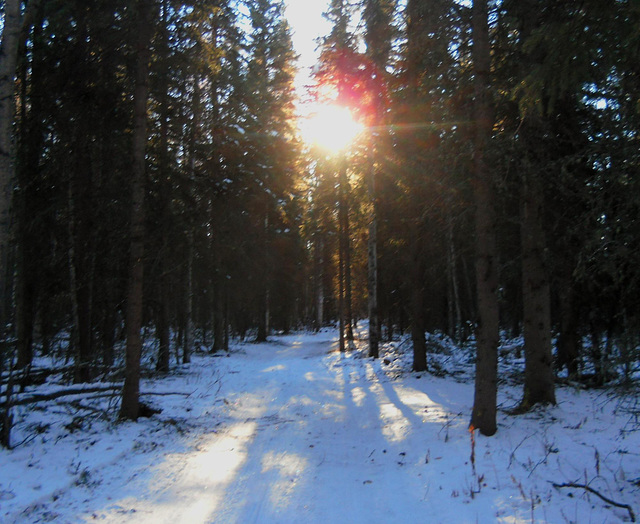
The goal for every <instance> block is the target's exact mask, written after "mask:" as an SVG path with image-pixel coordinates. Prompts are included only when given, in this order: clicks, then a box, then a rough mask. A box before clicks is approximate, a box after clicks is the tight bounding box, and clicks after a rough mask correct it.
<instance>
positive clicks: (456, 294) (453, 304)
mask: <svg viewBox="0 0 640 524" xmlns="http://www.w3.org/2000/svg"><path fill="white" fill-rule="evenodd" d="M453 233H454V231H453V216H452V214H451V212H450V211H449V212H448V213H447V244H448V250H447V254H448V259H449V263H448V264H447V266H448V268H449V290H450V291H449V292H450V295H449V329H450V333H449V336H451V337H452V338H453V339H454V340H455V341H456V342H457V343H460V342H461V341H462V312H461V310H460V289H459V288H460V286H459V284H458V268H457V253H456V245H455V237H454V234H453Z"/></svg>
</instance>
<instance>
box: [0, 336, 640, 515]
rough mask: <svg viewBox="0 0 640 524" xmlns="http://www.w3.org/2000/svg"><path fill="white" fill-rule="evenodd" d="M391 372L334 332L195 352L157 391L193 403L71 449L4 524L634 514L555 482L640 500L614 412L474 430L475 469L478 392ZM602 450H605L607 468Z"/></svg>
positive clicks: (597, 407) (174, 403)
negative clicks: (473, 413)
mask: <svg viewBox="0 0 640 524" xmlns="http://www.w3.org/2000/svg"><path fill="white" fill-rule="evenodd" d="M385 366H386V364H385V363H384V362H383V361H380V360H377V361H373V360H371V359H367V358H362V353H361V352H348V353H347V354H340V353H339V352H338V351H337V343H336V340H335V332H323V333H320V334H318V335H309V334H306V335H305V334H302V335H291V336H286V337H284V336H283V337H276V338H274V339H273V340H272V341H271V342H270V343H267V344H245V345H242V346H240V347H239V348H237V349H236V351H234V352H232V354H231V356H230V357H228V358H226V357H221V358H212V357H210V356H203V357H198V358H197V359H195V360H194V363H193V364H191V366H190V367H188V369H186V370H185V371H184V373H183V374H182V375H178V376H176V377H169V378H166V379H163V380H161V381H157V383H153V382H151V383H149V384H147V386H146V388H151V389H153V387H154V384H155V385H156V386H157V387H158V390H163V391H178V390H180V388H183V389H184V390H185V391H190V392H191V395H190V396H189V397H188V398H184V397H182V398H178V399H177V400H176V399H175V398H174V399H173V400H172V398H173V397H170V396H169V397H162V399H163V400H162V401H161V402H159V405H161V406H162V407H163V413H162V414H161V415H160V416H157V417H153V418H152V419H149V420H146V421H140V422H138V423H136V424H125V425H120V426H118V428H117V429H116V431H115V432H114V434H112V435H111V436H106V437H105V436H104V435H103V433H96V434H95V437H94V436H90V437H89V438H87V439H80V440H76V441H71V442H67V444H66V445H67V446H68V449H67V450H66V451H65V453H66V454H67V455H70V451H69V450H71V452H73V453H76V454H77V456H76V458H75V459H74V460H73V461H72V463H77V464H82V468H80V467H78V468H76V469H78V470H79V471H80V474H79V475H78V474H77V473H75V474H73V475H70V477H69V478H71V479H72V480H66V481H65V483H63V485H62V487H60V488H58V489H57V490H56V491H55V492H54V493H53V495H51V493H44V492H43V493H42V496H41V497H40V498H36V499H35V500H34V501H32V503H31V505H30V506H29V507H28V508H27V509H26V511H25V510H21V511H15V512H13V513H12V514H11V518H10V519H8V520H7V522H18V523H32V522H46V521H55V522H60V523H65V522H70V523H76V522H95V521H98V522H118V523H120V522H131V523H149V524H151V523H153V524H157V523H170V524H178V523H185V524H200V523H216V524H217V523H238V524H246V523H262V524H267V523H317V524H320V523H322V524H327V523H363V524H364V523H367V524H371V523H392V524H393V523H409V522H410V523H414V522H416V523H418V522H421V523H423V522H424V523H451V522H454V523H475V522H480V523H485V522H505V523H506V522H509V523H517V522H619V521H620V520H619V519H624V517H625V514H626V511H625V510H623V509H622V510H621V509H613V510H612V509H611V508H607V507H605V506H604V505H603V504H602V503H600V502H599V501H597V500H594V499H588V498H587V499H585V497H584V496H583V495H584V494H583V493H576V494H575V497H573V498H569V497H567V496H566V494H565V493H561V492H559V491H558V490H556V489H554V488H553V487H552V486H551V481H560V482H562V481H565V482H566V481H571V480H574V479H576V478H581V477H585V478H586V476H587V475H588V476H589V478H593V479H594V482H595V481H596V480H598V479H600V480H603V481H604V483H603V484H601V485H602V486H603V487H607V488H613V487H614V486H618V487H622V488H623V489H622V491H618V492H616V491H608V492H607V493H609V494H613V495H615V496H616V497H620V498H621V500H630V501H632V502H633V501H634V496H637V495H635V494H636V493H637V490H635V491H632V492H628V487H627V488H625V486H629V484H627V483H626V481H624V480H623V479H624V478H625V477H624V475H627V476H628V475H629V470H631V471H633V470H634V468H635V466H633V464H636V463H637V461H638V460H637V459H636V458H635V456H634V457H633V462H632V463H631V464H629V462H628V461H629V460H630V459H631V458H630V456H629V450H633V449H635V448H634V446H635V443H636V442H637V440H638V439H637V438H635V437H634V438H633V439H632V441H631V442H630V441H628V440H622V441H619V442H617V443H613V445H612V447H611V450H610V451H607V450H606V449H605V448H604V446H605V444H603V443H604V442H611V439H612V437H613V438H616V437H615V435H616V434H617V433H616V430H615V427H614V425H612V421H614V420H615V415H614V413H613V410H611V409H610V404H599V403H598V402H599V401H597V399H595V400H594V397H584V398H583V397H578V396H576V395H574V394H571V393H567V394H565V393H562V394H561V398H562V399H563V400H561V402H562V403H563V404H564V405H565V406H566V410H565V411H564V412H561V411H559V410H560V409H561V408H554V409H555V410H556V411H555V412H556V414H557V415H558V416H559V417H561V418H562V419H566V420H565V421H564V422H562V423H558V422H557V420H558V419H556V418H555V417H554V416H552V415H544V417H545V418H543V419H541V418H540V417H539V416H538V415H536V414H533V415H532V416H531V417H530V418H518V419H513V420H510V421H509V423H508V425H505V424H502V425H501V429H500V431H499V432H498V434H497V435H496V436H495V437H492V438H491V439H484V438H481V437H477V441H476V443H475V457H474V458H475V468H474V467H473V465H472V463H471V460H470V457H471V438H470V434H469V432H468V430H467V424H468V414H469V412H470V409H471V402H472V394H473V386H472V384H468V383H459V382H456V381H454V380H452V379H451V378H447V379H442V378H437V377H434V376H432V375H427V376H422V377H420V376H416V375H415V374H411V375H405V376H403V377H402V378H400V379H398V380H392V379H391V378H389V377H388V376H387V374H386V373H385V372H384V371H383V368H384V367H385ZM218 377H219V380H218ZM218 388H219V390H218ZM143 389H145V388H144V387H143ZM589 406H590V408H589V409H590V411H589V413H588V414H587V416H585V417H584V420H583V416H584V415H585V407H589ZM587 419H588V420H587ZM581 428H582V429H581ZM145 431H146V433H145ZM116 435H117V436H116ZM128 435H129V436H131V438H130V440H127V436H128ZM89 439H94V440H95V442H94V441H93V440H92V441H91V442H90V443H89V444H87V443H86V442H87V440H89ZM66 440H67V439H65V440H63V441H61V442H62V444H64V442H65V441H66ZM606 445H609V444H606ZM69 446H70V447H69ZM74 446H75V447H74ZM60 449H61V450H62V449H65V448H60ZM594 449H596V452H597V450H598V449H601V450H602V453H601V455H597V457H596V458H597V460H598V462H597V463H596V464H595V468H594V465H593V464H591V462H593V461H592V459H591V455H592V454H593V450H594ZM52 455H53V453H50V454H49V455H48V456H49V457H52ZM43 457H44V458H43ZM46 457H47V454H46V450H45V452H43V455H42V456H41V457H40V458H38V459H37V460H36V459H33V460H32V461H31V462H32V463H33V464H34V465H35V467H36V468H40V469H41V470H42V471H45V470H46V465H44V462H45V460H46ZM600 457H602V458H600ZM18 458H19V457H18V456H16V457H15V459H14V460H15V462H16V463H18ZM53 458H54V459H55V457H53ZM21 460H22V459H21ZM66 461H67V462H68V461H69V459H66ZM64 463H66V462H65V461H64V460H62V459H60V464H64ZM30 465H31V464H30ZM605 469H606V470H607V473H605V472H604V470H605ZM592 470H593V471H592ZM625 471H626V473H625ZM23 472H24V473H25V474H26V473H28V470H23ZM596 472H597V475H596ZM67 474H69V466H67ZM16 478H17V477H16ZM16 482H17V480H16ZM0 484H1V483H0ZM49 484H50V483H49ZM592 485H593V486H596V487H598V489H603V488H601V487H599V486H600V485H599V484H592ZM27 486H28V482H26V481H25V483H24V488H23V490H26V489H27ZM0 487H2V486H1V485H0ZM33 489H36V488H33ZM38 489H41V488H38ZM0 492H2V490H0ZM14 492H16V493H18V492H19V490H18V489H15V490H14ZM1 508H2V501H1V500H0V510H1ZM0 515H2V512H1V511H0ZM5 515H8V514H5Z"/></svg>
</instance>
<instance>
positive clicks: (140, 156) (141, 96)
mask: <svg viewBox="0 0 640 524" xmlns="http://www.w3.org/2000/svg"><path fill="white" fill-rule="evenodd" d="M137 15H138V23H137V29H138V40H137V43H136V58H137V62H136V80H135V93H134V115H133V117H134V129H133V173H132V188H131V196H132V201H131V248H130V249H131V251H130V255H129V256H130V260H129V283H128V290H127V319H126V323H127V351H126V368H125V380H124V387H123V389H122V405H121V407H120V417H121V418H123V419H130V420H136V419H137V418H138V415H139V411H140V356H141V353H142V338H141V330H142V284H143V256H144V233H145V232H144V193H145V163H146V159H145V149H146V143H147V97H148V92H149V59H150V55H151V51H150V41H151V33H152V24H151V20H150V13H149V6H148V2H147V0H139V1H138V3H137Z"/></svg>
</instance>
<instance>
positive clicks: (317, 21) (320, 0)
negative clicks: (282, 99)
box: [285, 0, 331, 84]
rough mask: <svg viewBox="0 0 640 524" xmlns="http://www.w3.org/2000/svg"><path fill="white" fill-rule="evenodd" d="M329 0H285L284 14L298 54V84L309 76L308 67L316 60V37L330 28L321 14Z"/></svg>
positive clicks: (327, 31)
mask: <svg viewBox="0 0 640 524" xmlns="http://www.w3.org/2000/svg"><path fill="white" fill-rule="evenodd" d="M328 4H329V0H285V5H286V15H287V18H288V20H289V23H290V24H291V29H292V32H293V45H294V47H295V49H296V52H297V53H298V54H299V55H300V59H299V61H298V65H299V66H300V74H299V75H298V84H304V83H305V82H306V80H307V79H308V77H309V68H310V67H312V66H313V65H314V64H315V62H316V60H317V57H318V55H317V53H316V51H315V49H316V39H317V38H318V37H320V36H324V35H326V34H327V33H329V31H330V30H331V27H330V25H329V22H328V21H327V20H325V19H324V18H323V16H322V13H324V12H325V11H326V10H327V7H328Z"/></svg>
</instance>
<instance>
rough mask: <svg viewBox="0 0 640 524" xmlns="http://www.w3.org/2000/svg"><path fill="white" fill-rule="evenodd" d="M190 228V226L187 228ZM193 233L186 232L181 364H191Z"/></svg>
mask: <svg viewBox="0 0 640 524" xmlns="http://www.w3.org/2000/svg"><path fill="white" fill-rule="evenodd" d="M189 227H191V226H189ZM193 257H194V246H193V231H191V230H189V231H188V232H187V266H186V268H185V271H186V275H185V280H186V282H185V286H184V317H185V318H184V326H183V336H182V362H183V363H184V364H188V363H189V362H191V351H192V348H193Z"/></svg>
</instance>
